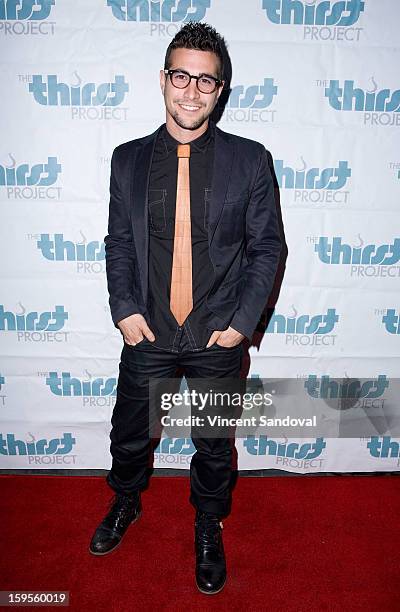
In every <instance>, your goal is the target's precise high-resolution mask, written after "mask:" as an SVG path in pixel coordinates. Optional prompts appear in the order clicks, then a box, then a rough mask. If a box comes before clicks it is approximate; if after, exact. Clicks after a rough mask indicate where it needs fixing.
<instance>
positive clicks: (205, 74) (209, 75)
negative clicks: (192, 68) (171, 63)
mask: <svg viewBox="0 0 400 612" xmlns="http://www.w3.org/2000/svg"><path fill="white" fill-rule="evenodd" d="M170 70H180V71H181V72H186V73H187V74H190V72H189V70H186V68H179V67H178V68H170ZM193 76H198V77H202V76H207V77H210V78H212V79H215V80H216V81H220V79H219V78H218V77H216V76H214V75H213V74H208V73H207V72H200V74H198V75H197V74H195V75H193Z"/></svg>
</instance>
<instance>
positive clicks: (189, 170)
mask: <svg viewBox="0 0 400 612" xmlns="http://www.w3.org/2000/svg"><path fill="white" fill-rule="evenodd" d="M223 49H224V41H223V39H222V37H221V36H220V35H219V34H218V33H217V32H216V31H215V29H214V28H212V27H211V26H209V25H207V24H204V23H188V24H186V25H185V26H184V27H183V28H182V29H181V30H180V31H179V32H178V33H177V35H176V36H175V38H174V39H173V40H172V41H171V43H170V45H169V47H168V49H167V52H166V57H165V64H164V69H163V70H161V71H160V84H161V91H162V94H163V97H164V103H165V109H166V122H165V124H163V125H161V126H160V127H159V128H158V129H157V130H156V131H155V132H154V133H153V134H151V135H149V136H146V137H144V138H140V139H137V140H133V141H130V142H127V143H125V144H122V145H120V146H118V147H117V148H116V149H115V150H114V153H113V156H112V161H111V179H110V210H109V225H108V235H107V236H106V237H105V245H106V267H107V281H108V290H109V294H110V307H111V315H112V318H113V321H114V324H115V325H116V327H117V328H119V330H120V331H121V333H122V335H123V339H124V346H123V349H122V354H121V361H120V372H119V378H118V387H117V398H116V404H115V407H114V411H113V415H112V420H111V423H112V430H111V434H110V438H111V455H112V468H111V471H110V472H109V474H108V477H107V482H108V484H109V485H110V487H111V488H112V489H113V491H114V492H115V497H114V499H113V503H112V506H111V509H110V511H109V512H108V514H107V515H106V516H105V518H104V519H103V521H102V522H101V523H100V525H99V526H98V528H97V529H96V531H95V533H94V535H93V538H92V541H91V543H90V551H91V552H92V553H93V554H96V555H104V554H107V553H109V552H111V551H112V550H114V548H115V547H116V546H117V545H118V544H119V543H120V542H121V539H122V537H123V535H124V534H125V532H126V530H127V528H128V527H129V525H130V524H131V523H133V522H135V521H136V520H137V519H138V518H139V517H140V514H141V511H142V508H141V491H142V490H143V489H145V488H146V486H147V484H148V480H149V469H148V465H149V456H150V452H151V439H150V438H151V436H150V435H149V380H151V379H152V378H169V379H173V378H174V377H175V372H176V369H177V368H179V369H180V371H183V373H184V375H185V378H186V379H187V382H188V386H189V387H190V386H191V383H190V380H191V379H193V378H198V379H199V378H201V379H207V378H209V379H212V378H238V377H239V375H240V369H241V361H242V352H243V344H242V342H243V340H244V338H245V337H247V338H248V339H249V340H250V339H251V337H252V334H253V331H254V329H255V327H256V326H257V323H258V321H259V318H260V315H261V313H262V311H263V309H264V306H265V304H266V302H267V299H268V296H269V294H270V292H271V289H272V286H273V282H274V277H275V272H276V269H277V265H278V259H279V253H280V249H281V240H280V236H279V231H278V223H277V215H276V209H275V203H274V197H273V183H272V177H271V173H270V170H269V167H268V162H267V152H266V150H265V148H264V147H263V146H262V145H261V144H259V143H257V142H254V141H251V140H247V139H244V138H240V137H238V136H233V135H231V134H226V133H225V132H223V131H222V130H220V129H219V128H217V127H216V125H215V124H214V123H213V122H212V121H210V119H209V117H210V115H211V113H212V111H213V109H214V107H215V105H216V103H217V100H218V98H219V96H220V95H221V92H222V90H223V87H224V81H223V73H224V66H223V57H224V56H223ZM178 388H179V385H178ZM193 443H194V446H195V447H196V452H195V454H194V455H193V457H192V460H191V464H190V489H191V493H190V501H191V503H192V504H193V505H194V507H195V509H196V518H195V547H196V572H195V573H196V584H197V587H198V588H199V590H200V591H202V592H203V593H207V594H212V593H217V592H219V591H220V590H221V589H222V588H223V586H224V584H225V581H226V562H225V555H224V548H223V543H222V531H221V527H222V523H221V519H222V518H224V517H226V516H227V515H228V514H229V512H230V507H231V487H232V482H233V478H232V454H233V449H232V445H233V443H232V440H230V439H228V438H226V437H222V436H221V437H213V438H209V437H208V438H207V437H201V435H198V436H196V437H193Z"/></svg>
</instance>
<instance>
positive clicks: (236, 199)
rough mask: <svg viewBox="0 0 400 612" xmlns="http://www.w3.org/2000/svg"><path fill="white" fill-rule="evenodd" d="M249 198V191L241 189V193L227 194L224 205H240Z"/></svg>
mask: <svg viewBox="0 0 400 612" xmlns="http://www.w3.org/2000/svg"><path fill="white" fill-rule="evenodd" d="M248 199H249V192H248V191H243V192H242V193H232V194H228V195H227V197H226V200H225V203H224V205H225V206H240V205H241V204H242V205H243V204H245V203H246V202H247V201H248Z"/></svg>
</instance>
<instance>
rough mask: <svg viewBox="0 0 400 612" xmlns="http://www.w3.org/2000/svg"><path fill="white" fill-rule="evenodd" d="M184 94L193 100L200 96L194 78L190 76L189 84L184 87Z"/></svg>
mask: <svg viewBox="0 0 400 612" xmlns="http://www.w3.org/2000/svg"><path fill="white" fill-rule="evenodd" d="M186 96H187V97H188V98H190V99H191V100H195V99H196V98H199V97H200V92H199V90H198V89H197V81H196V79H193V78H191V79H190V83H189V85H188V86H187V87H186Z"/></svg>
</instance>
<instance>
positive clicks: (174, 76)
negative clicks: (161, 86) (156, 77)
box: [164, 69, 222, 94]
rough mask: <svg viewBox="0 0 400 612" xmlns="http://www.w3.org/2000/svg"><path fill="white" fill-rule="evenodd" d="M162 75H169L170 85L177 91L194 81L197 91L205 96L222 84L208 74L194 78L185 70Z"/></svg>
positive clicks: (165, 72)
mask: <svg viewBox="0 0 400 612" xmlns="http://www.w3.org/2000/svg"><path fill="white" fill-rule="evenodd" d="M164 74H165V75H169V78H170V79H171V83H172V85H173V86H174V87H177V88H178V89H185V87H187V86H188V85H189V83H190V82H191V80H192V79H195V81H196V85H197V89H198V90H199V91H201V93H205V94H210V93H213V92H214V91H215V90H216V89H217V88H218V87H219V86H220V85H221V83H222V81H221V80H220V79H216V78H215V77H213V76H210V75H209V74H199V76H195V75H194V74H189V73H188V72H186V71H185V70H177V69H175V70H164Z"/></svg>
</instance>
